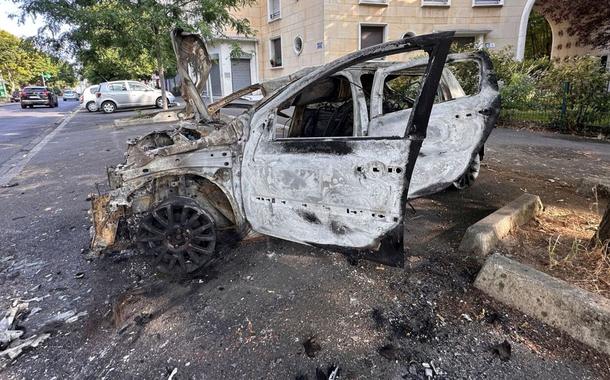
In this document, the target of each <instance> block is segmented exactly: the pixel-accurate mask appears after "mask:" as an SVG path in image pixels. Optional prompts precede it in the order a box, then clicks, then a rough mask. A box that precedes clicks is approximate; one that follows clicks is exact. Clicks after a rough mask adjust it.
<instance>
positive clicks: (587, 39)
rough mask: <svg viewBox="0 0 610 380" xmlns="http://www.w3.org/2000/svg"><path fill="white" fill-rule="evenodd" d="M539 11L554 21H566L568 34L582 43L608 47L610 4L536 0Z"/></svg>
mask: <svg viewBox="0 0 610 380" xmlns="http://www.w3.org/2000/svg"><path fill="white" fill-rule="evenodd" d="M536 5H539V6H540V7H541V10H542V11H541V13H542V14H543V15H545V16H546V17H549V18H550V19H552V20H553V21H555V22H558V23H560V22H567V23H568V24H569V26H568V29H567V32H568V34H569V35H574V36H576V37H578V40H579V41H580V42H581V43H582V44H584V45H590V46H593V47H597V48H600V49H604V48H608V47H610V6H608V3H607V2H591V1H586V0H538V1H537V2H536Z"/></svg>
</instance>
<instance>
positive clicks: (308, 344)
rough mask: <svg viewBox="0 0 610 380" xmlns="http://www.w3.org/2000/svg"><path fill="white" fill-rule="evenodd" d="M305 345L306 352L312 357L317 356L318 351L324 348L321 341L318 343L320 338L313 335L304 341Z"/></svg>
mask: <svg viewBox="0 0 610 380" xmlns="http://www.w3.org/2000/svg"><path fill="white" fill-rule="evenodd" d="M303 347H304V348H305V354H306V355H307V356H309V357H310V358H314V357H316V353H317V352H318V351H320V350H321V349H322V346H320V343H318V339H317V338H316V337H315V336H312V337H311V338H309V339H307V340H306V341H305V342H303Z"/></svg>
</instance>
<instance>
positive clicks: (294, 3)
mask: <svg viewBox="0 0 610 380" xmlns="http://www.w3.org/2000/svg"><path fill="white" fill-rule="evenodd" d="M534 7H535V0H258V2H257V3H256V5H254V6H252V7H248V8H244V9H242V10H240V11H239V13H238V16H241V17H246V18H248V20H250V22H251V24H252V27H253V29H254V30H255V31H256V34H255V37H254V38H244V37H240V36H236V35H232V34H231V32H227V33H226V34H227V37H226V38H223V39H218V40H216V41H213V42H211V43H210V44H209V51H210V53H211V54H212V57H213V58H214V60H215V61H214V62H215V64H214V67H213V70H212V74H211V80H210V82H211V86H210V87H211V89H212V94H213V95H214V96H221V95H222V96H224V95H227V94H230V93H231V92H233V91H236V90H238V89H240V88H243V87H245V86H247V85H249V84H251V83H256V82H258V81H262V80H267V79H271V78H275V77H279V76H284V75H288V74H290V73H292V72H294V71H296V70H298V69H301V68H303V67H307V66H313V65H320V64H324V63H327V62H330V61H332V60H334V59H336V58H339V57H341V56H343V55H345V54H347V53H350V52H353V51H355V50H358V49H361V48H364V47H367V46H371V45H375V44H378V43H381V42H384V41H389V40H393V39H398V38H402V37H403V36H409V35H420V34H426V33H432V32H437V31H446V30H454V31H456V40H457V41H458V42H459V43H463V44H466V43H475V44H477V45H479V46H482V47H486V48H489V49H502V48H504V47H506V46H511V47H512V48H513V49H514V51H515V54H516V58H518V59H522V58H523V54H524V50H525V38H526V35H527V21H528V19H529V15H530V12H531V10H532V9H533V8H534ZM551 27H552V29H553V34H554V39H557V41H558V43H557V44H555V43H554V45H553V53H552V54H553V56H555V57H559V58H561V57H565V56H570V55H575V54H583V53H585V52H589V51H591V50H590V49H587V48H586V47H582V46H579V45H578V43H577V42H576V41H571V40H570V39H571V38H572V37H568V36H567V35H566V34H565V33H564V31H563V30H564V29H565V25H564V26H562V25H553V24H551ZM235 44H237V45H238V46H240V48H241V51H242V55H241V56H239V57H234V56H233V57H232V56H231V51H232V49H233V47H234V45H235Z"/></svg>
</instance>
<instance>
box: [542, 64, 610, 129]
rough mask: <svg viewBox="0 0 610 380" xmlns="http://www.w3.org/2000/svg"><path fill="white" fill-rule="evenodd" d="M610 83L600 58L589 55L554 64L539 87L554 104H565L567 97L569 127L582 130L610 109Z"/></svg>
mask: <svg viewBox="0 0 610 380" xmlns="http://www.w3.org/2000/svg"><path fill="white" fill-rule="evenodd" d="M565 83H569V87H566V85H565ZM608 83H610V72H608V71H606V70H604V69H603V68H602V66H601V62H600V59H599V58H598V57H591V56H585V57H579V58H571V59H568V60H565V61H562V62H561V63H556V64H554V65H552V66H551V67H550V69H549V70H548V71H547V72H546V73H545V75H544V76H543V77H542V78H541V80H540V82H539V85H540V90H541V91H543V92H544V93H545V97H546V98H548V101H549V103H551V104H561V103H562V101H563V99H564V97H565V99H566V104H567V113H566V122H567V125H568V126H570V127H579V126H583V125H586V124H590V123H593V122H595V121H596V119H597V118H598V117H599V115H600V114H602V113H604V112H608V110H609V109H610V93H608Z"/></svg>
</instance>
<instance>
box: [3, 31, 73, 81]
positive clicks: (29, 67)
mask: <svg viewBox="0 0 610 380" xmlns="http://www.w3.org/2000/svg"><path fill="white" fill-rule="evenodd" d="M41 73H49V74H51V78H50V79H49V80H48V81H47V82H48V84H49V86H72V85H74V84H75V83H76V74H75V72H74V69H73V68H72V66H71V65H69V64H68V63H67V62H65V61H63V60H61V59H59V58H57V57H53V56H51V55H49V54H46V53H43V52H42V51H40V50H39V49H37V48H36V47H35V46H34V45H33V44H32V43H31V41H29V40H23V39H21V38H18V37H16V36H14V35H12V34H10V33H8V32H6V31H4V30H0V74H2V76H3V77H4V79H5V80H6V81H7V82H8V85H9V86H8V87H9V91H14V90H16V89H19V88H21V87H22V86H25V85H28V84H36V83H38V82H41V81H42V79H41Z"/></svg>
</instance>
